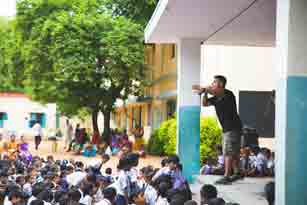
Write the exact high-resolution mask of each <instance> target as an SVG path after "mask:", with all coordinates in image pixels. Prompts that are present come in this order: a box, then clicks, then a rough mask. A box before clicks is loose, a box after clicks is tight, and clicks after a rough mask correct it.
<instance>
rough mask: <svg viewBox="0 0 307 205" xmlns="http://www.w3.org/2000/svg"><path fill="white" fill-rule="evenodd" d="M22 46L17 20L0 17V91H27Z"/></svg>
mask: <svg viewBox="0 0 307 205" xmlns="http://www.w3.org/2000/svg"><path fill="white" fill-rule="evenodd" d="M22 48H23V42H22V40H21V36H20V33H19V32H18V31H17V30H16V25H15V21H14V20H9V19H6V18H0V91H18V92H24V91H25V89H24V85H23V82H24V79H25V74H24V71H25V69H24V61H23V58H22V55H23V53H22Z"/></svg>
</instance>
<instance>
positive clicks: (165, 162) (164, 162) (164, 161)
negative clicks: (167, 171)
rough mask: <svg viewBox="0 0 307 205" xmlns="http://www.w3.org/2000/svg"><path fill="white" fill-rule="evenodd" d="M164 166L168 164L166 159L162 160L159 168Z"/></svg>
mask: <svg viewBox="0 0 307 205" xmlns="http://www.w3.org/2000/svg"><path fill="white" fill-rule="evenodd" d="M166 164H168V158H164V159H162V161H161V167H165V166H166Z"/></svg>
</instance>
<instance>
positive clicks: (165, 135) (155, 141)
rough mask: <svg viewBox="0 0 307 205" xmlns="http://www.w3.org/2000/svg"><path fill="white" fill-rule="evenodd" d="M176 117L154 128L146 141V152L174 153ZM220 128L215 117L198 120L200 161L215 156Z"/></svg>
mask: <svg viewBox="0 0 307 205" xmlns="http://www.w3.org/2000/svg"><path fill="white" fill-rule="evenodd" d="M176 128H177V122H176V119H170V120H167V121H165V122H163V123H162V124H161V126H160V128H159V129H157V130H155V131H154V132H153V134H152V136H151V138H150V140H149V142H148V145H147V152H148V153H149V154H153V155H171V154H175V153H176V141H177V140H176V137H177V136H176V135H177V129H176ZM221 135H222V130H221V128H220V127H219V125H218V122H217V120H216V118H213V117H204V118H201V121H200V156H201V161H205V160H206V159H207V158H211V157H216V155H217V153H216V149H215V147H216V145H219V144H221Z"/></svg>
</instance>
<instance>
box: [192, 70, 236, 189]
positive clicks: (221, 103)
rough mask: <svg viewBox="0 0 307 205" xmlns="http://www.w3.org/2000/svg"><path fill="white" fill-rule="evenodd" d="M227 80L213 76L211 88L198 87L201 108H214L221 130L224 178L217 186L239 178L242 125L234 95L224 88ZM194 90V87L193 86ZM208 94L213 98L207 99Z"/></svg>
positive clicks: (219, 76)
mask: <svg viewBox="0 0 307 205" xmlns="http://www.w3.org/2000/svg"><path fill="white" fill-rule="evenodd" d="M226 83H227V80H226V78H225V77H224V76H221V75H217V76H214V81H213V83H212V84H211V86H207V87H203V88H202V87H198V88H196V89H198V90H199V92H200V93H204V97H203V106H214V107H215V110H216V114H217V117H218V119H219V122H220V124H221V126H222V129H223V134H222V138H223V154H224V157H225V173H224V177H223V178H221V179H220V180H218V181H216V183H217V184H229V183H231V182H233V181H235V180H238V179H239V178H240V170H239V160H240V144H241V130H242V123H241V120H240V117H239V115H238V112H237V104H236V98H235V96H234V94H233V93H232V92H231V91H230V90H228V89H226V88H225V86H226ZM193 87H194V89H195V86H193ZM208 94H210V95H212V96H213V97H210V98H208Z"/></svg>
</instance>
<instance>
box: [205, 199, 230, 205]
mask: <svg viewBox="0 0 307 205" xmlns="http://www.w3.org/2000/svg"><path fill="white" fill-rule="evenodd" d="M225 204H226V203H225V201H224V199H222V198H215V199H210V200H209V201H208V205H225Z"/></svg>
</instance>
